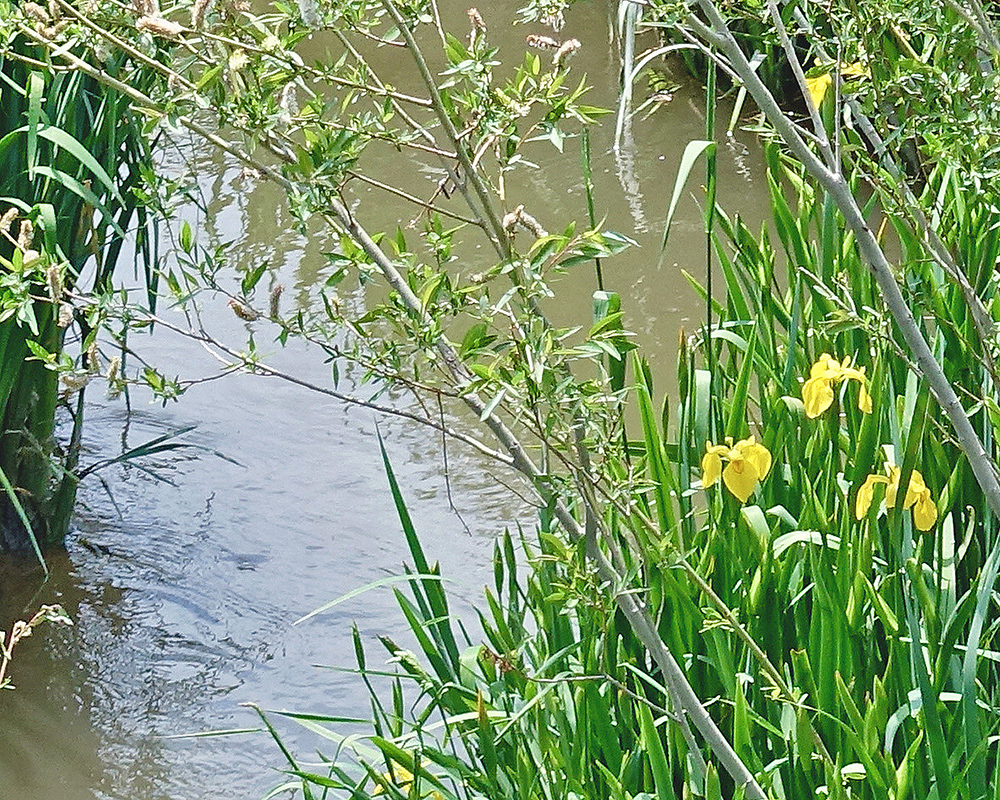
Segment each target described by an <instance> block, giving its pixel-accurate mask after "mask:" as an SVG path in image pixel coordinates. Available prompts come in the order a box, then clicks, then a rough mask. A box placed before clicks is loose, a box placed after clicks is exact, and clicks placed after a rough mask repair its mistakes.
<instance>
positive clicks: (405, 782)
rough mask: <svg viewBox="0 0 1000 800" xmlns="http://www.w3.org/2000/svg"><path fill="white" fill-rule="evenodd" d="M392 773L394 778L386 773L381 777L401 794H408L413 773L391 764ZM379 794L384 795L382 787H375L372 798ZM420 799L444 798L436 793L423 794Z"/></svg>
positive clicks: (440, 799)
mask: <svg viewBox="0 0 1000 800" xmlns="http://www.w3.org/2000/svg"><path fill="white" fill-rule="evenodd" d="M392 771H393V772H394V773H395V778H393V775H391V774H389V773H388V772H383V773H382V777H383V778H385V780H386V781H387V782H388V783H390V784H392V785H393V786H395V787H396V788H397V789H399V790H400V791H401V792H404V793H405V794H409V793H410V785H411V784H412V783H413V773H412V772H410V771H409V770H408V769H406V767H401V766H400V765H399V764H393V766H392ZM380 794H385V789H384V788H383V787H382V786H376V787H375V790H374V791H373V792H372V797H374V796H375V795H380ZM421 797H429V798H431V800H444V796H443V795H442V794H441V792H438V791H431V792H424V793H423V794H422V795H421Z"/></svg>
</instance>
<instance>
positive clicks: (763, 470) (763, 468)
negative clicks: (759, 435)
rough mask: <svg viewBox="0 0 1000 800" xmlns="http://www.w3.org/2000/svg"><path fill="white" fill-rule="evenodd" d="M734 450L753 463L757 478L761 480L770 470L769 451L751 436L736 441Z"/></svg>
mask: <svg viewBox="0 0 1000 800" xmlns="http://www.w3.org/2000/svg"><path fill="white" fill-rule="evenodd" d="M736 450H737V451H738V452H739V453H740V455H741V456H742V457H743V458H745V459H746V460H747V461H749V462H750V463H751V464H753V466H754V469H755V470H756V472H757V480H760V481H762V480H764V478H766V477H767V473H768V472H770V471H771V453H770V451H769V450H768V449H767V448H766V447H764V445H762V444H757V441H756V440H755V439H754V437H753V436H751V437H750V438H749V439H744V440H743V441H741V442H737V443H736Z"/></svg>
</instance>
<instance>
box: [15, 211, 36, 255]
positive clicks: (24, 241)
mask: <svg viewBox="0 0 1000 800" xmlns="http://www.w3.org/2000/svg"><path fill="white" fill-rule="evenodd" d="M34 239H35V228H34V226H33V225H32V224H31V220H30V219H23V220H21V229H20V230H19V231H18V234H17V249H18V250H20V251H22V252H24V251H26V250H28V249H29V248H30V247H31V243H32V242H33V241H34Z"/></svg>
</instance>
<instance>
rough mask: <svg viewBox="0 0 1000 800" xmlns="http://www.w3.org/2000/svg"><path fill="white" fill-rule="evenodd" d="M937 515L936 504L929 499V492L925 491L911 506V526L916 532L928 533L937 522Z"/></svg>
mask: <svg viewBox="0 0 1000 800" xmlns="http://www.w3.org/2000/svg"><path fill="white" fill-rule="evenodd" d="M937 513H938V512H937V504H936V503H935V502H934V501H933V500H932V499H931V493H930V491H927V492H925V493H923V494H922V495H921V496H920V498H919V499H918V500H917V503H916V505H914V506H913V524H914V525H916V526H917V530H918V531H929V530H930V529H931V528H933V527H934V523H935V522H937Z"/></svg>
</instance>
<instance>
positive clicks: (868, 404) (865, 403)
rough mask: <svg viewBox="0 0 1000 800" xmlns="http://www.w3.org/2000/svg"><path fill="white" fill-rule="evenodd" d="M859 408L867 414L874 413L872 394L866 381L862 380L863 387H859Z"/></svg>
mask: <svg viewBox="0 0 1000 800" xmlns="http://www.w3.org/2000/svg"><path fill="white" fill-rule="evenodd" d="M858 408H860V409H861V411H862V412H863V413H865V414H871V413H872V396H871V395H870V394H868V389H867V387H866V386H865V382H864V381H861V388H860V389H858Z"/></svg>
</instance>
